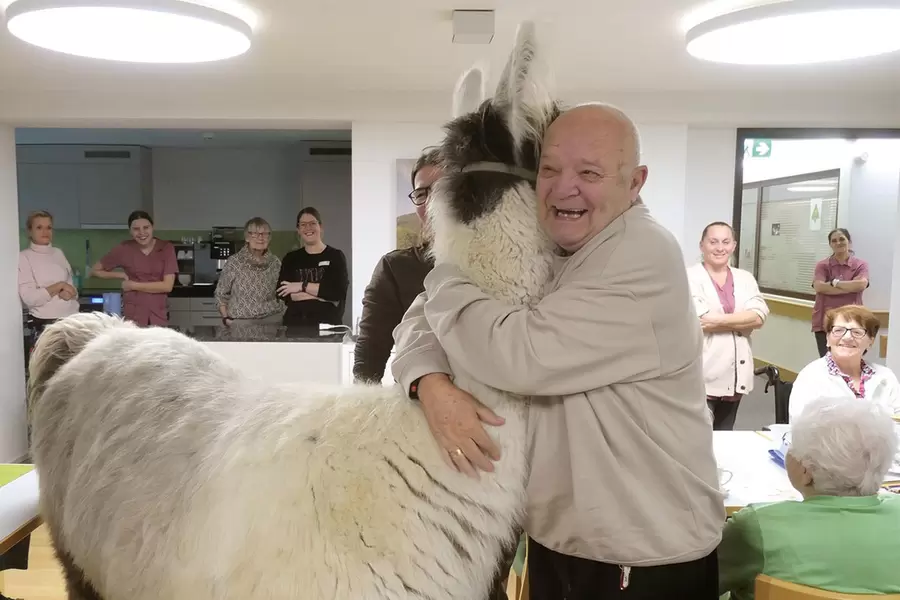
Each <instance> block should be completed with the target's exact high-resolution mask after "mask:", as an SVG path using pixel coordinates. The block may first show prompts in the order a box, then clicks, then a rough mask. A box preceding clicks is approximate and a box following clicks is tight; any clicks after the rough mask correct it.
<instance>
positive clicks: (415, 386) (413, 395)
mask: <svg viewBox="0 0 900 600" xmlns="http://www.w3.org/2000/svg"><path fill="white" fill-rule="evenodd" d="M421 380H422V378H421V377H419V378H418V379H416V380H415V381H413V382H412V383H411V384H410V385H409V399H410V400H418V399H419V381H421Z"/></svg>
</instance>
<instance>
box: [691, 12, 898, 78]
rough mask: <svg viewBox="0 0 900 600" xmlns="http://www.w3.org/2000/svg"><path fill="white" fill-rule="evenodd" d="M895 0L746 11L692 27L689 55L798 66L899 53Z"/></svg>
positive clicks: (724, 61)
mask: <svg viewBox="0 0 900 600" xmlns="http://www.w3.org/2000/svg"><path fill="white" fill-rule="evenodd" d="M898 31H900V2H898V1H897V0H791V1H789V2H777V3H775V4H763V5H759V6H753V7H750V8H743V9H740V10H736V11H734V12H730V13H727V14H723V15H720V16H717V17H713V18H711V19H709V20H707V21H704V22H702V23H699V24H697V25H694V26H693V27H692V28H691V29H690V30H689V31H688V32H687V35H686V42H687V51H688V52H689V53H690V54H691V55H693V56H695V57H697V58H700V59H703V60H709V61H714V62H722V63H730V64H744V65H799V64H811V63H821V62H833V61H839V60H847V59H852V58H862V57H866V56H875V55H878V54H886V53H888V52H894V51H896V50H900V35H898V34H897V32H898Z"/></svg>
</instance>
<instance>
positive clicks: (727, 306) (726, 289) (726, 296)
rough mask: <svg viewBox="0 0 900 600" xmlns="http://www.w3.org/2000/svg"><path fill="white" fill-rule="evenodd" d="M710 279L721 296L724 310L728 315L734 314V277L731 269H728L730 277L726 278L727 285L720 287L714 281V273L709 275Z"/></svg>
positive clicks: (720, 300) (720, 299)
mask: <svg viewBox="0 0 900 600" xmlns="http://www.w3.org/2000/svg"><path fill="white" fill-rule="evenodd" d="M709 278H710V279H711V280H712V282H713V285H714V286H715V287H716V293H717V294H718V295H719V302H721V303H722V310H723V311H724V312H725V314H726V315H732V314H734V305H735V301H734V275H732V274H731V269H730V268H729V269H728V275H727V276H726V277H725V285H719V284H718V283H717V282H716V280H715V279H713V276H712V273H710V274H709Z"/></svg>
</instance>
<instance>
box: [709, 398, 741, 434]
mask: <svg viewBox="0 0 900 600" xmlns="http://www.w3.org/2000/svg"><path fill="white" fill-rule="evenodd" d="M740 405H741V399H740V398H738V399H737V400H734V401H727V402H726V401H725V400H718V399H716V398H707V399H706V406H708V407H709V410H711V411H712V413H713V430H714V431H732V430H733V429H734V420H735V419H736V418H737V413H738V407H739V406H740Z"/></svg>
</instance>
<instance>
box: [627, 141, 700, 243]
mask: <svg viewBox="0 0 900 600" xmlns="http://www.w3.org/2000/svg"><path fill="white" fill-rule="evenodd" d="M638 131H639V132H640V136H641V162H642V163H644V164H645V165H647V168H648V176H647V184H646V185H645V186H644V189H643V190H642V191H641V197H642V198H643V200H644V202H645V203H646V204H647V206H648V207H649V208H650V210H651V211H652V213H653V216H654V217H656V219H657V220H658V221H659V222H660V223H661V224H662V225H664V226H665V227H666V228H667V229H668V230H669V231H671V232H672V233H673V234H674V235H675V237H676V238H677V239H678V243H679V244H682V248H684V245H683V242H684V237H685V236H684V233H685V232H684V215H685V194H686V191H687V188H686V181H687V172H686V165H687V137H688V127H687V125H641V124H638Z"/></svg>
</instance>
